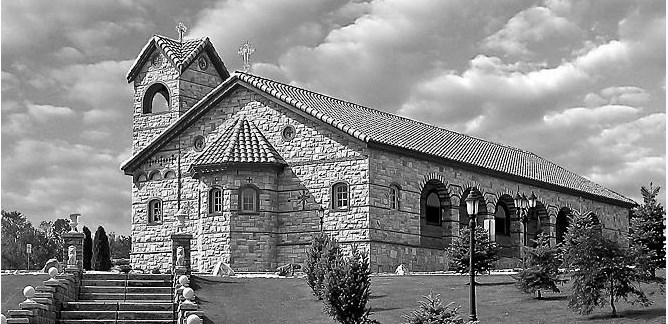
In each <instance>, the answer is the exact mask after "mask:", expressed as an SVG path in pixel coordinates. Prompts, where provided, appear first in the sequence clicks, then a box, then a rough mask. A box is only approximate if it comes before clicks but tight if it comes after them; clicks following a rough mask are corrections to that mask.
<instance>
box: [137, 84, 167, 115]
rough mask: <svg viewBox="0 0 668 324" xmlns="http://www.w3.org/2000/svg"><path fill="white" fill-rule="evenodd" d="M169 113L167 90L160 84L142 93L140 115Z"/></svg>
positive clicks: (153, 85)
mask: <svg viewBox="0 0 668 324" xmlns="http://www.w3.org/2000/svg"><path fill="white" fill-rule="evenodd" d="M163 111H169V90H167V87H165V85H164V84H162V83H154V84H152V85H151V86H150V87H148V89H146V93H144V99H143V101H142V113H144V114H151V113H157V112H163Z"/></svg>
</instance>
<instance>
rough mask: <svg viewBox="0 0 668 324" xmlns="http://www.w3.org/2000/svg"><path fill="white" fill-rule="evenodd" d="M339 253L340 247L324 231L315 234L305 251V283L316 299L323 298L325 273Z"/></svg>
mask: <svg viewBox="0 0 668 324" xmlns="http://www.w3.org/2000/svg"><path fill="white" fill-rule="evenodd" d="M340 253H341V249H340V247H339V245H338V243H337V242H336V240H334V239H332V238H331V237H329V236H328V235H325V234H324V233H318V234H316V235H315V236H314V237H313V241H312V242H311V246H310V247H309V249H308V250H307V251H306V262H305V264H304V273H305V274H306V283H307V284H308V286H309V287H311V290H312V291H313V295H314V296H316V297H317V298H318V299H322V298H323V294H322V292H323V284H324V281H325V275H326V274H327V273H328V272H329V271H331V268H332V264H333V262H334V261H335V260H336V259H337V257H338V256H339V254H340Z"/></svg>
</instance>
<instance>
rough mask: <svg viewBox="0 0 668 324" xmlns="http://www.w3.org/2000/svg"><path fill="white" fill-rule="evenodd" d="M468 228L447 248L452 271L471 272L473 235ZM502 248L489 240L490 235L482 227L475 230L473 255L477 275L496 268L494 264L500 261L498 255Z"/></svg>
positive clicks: (460, 232) (461, 231)
mask: <svg viewBox="0 0 668 324" xmlns="http://www.w3.org/2000/svg"><path fill="white" fill-rule="evenodd" d="M470 233H471V232H470V230H469V229H468V228H464V229H462V230H460V231H459V237H457V238H455V239H454V240H453V242H452V244H451V245H450V246H449V247H448V248H447V252H448V254H449V255H450V257H451V259H452V264H451V266H450V268H451V269H453V270H455V271H457V272H460V273H467V272H469V245H470V243H469V242H470V241H471V234H470ZM499 250H501V248H500V247H499V245H498V244H496V243H495V242H492V241H491V240H490V239H489V233H488V232H487V230H485V229H484V228H483V227H482V226H477V227H476V228H475V246H474V254H473V268H474V270H475V272H476V273H483V272H487V271H489V270H492V269H493V268H494V263H495V262H496V261H497V260H498V259H499V256H498V253H499Z"/></svg>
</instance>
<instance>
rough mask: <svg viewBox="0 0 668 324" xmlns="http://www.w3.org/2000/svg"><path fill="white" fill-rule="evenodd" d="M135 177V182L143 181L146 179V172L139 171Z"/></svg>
mask: <svg viewBox="0 0 668 324" xmlns="http://www.w3.org/2000/svg"><path fill="white" fill-rule="evenodd" d="M135 179H136V182H145V181H146V180H148V179H147V178H146V172H141V173H140V174H138V175H137V177H136V178H135Z"/></svg>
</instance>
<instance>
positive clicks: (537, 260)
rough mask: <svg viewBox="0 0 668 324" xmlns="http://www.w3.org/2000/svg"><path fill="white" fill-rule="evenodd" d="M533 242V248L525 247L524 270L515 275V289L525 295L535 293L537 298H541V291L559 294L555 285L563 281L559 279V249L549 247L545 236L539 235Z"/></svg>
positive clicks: (548, 238) (548, 240)
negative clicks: (534, 244) (525, 260)
mask: <svg viewBox="0 0 668 324" xmlns="http://www.w3.org/2000/svg"><path fill="white" fill-rule="evenodd" d="M534 242H535V243H536V247H535V248H531V247H527V250H526V251H527V263H526V268H525V269H523V270H522V271H520V272H519V273H518V274H517V287H518V288H519V289H520V290H521V291H523V292H525V293H535V292H537V293H538V294H537V297H538V298H541V295H540V290H541V289H543V290H549V291H552V292H559V288H558V287H557V284H558V283H560V282H563V281H564V280H561V279H559V266H560V265H561V264H562V261H563V260H562V256H561V251H560V249H559V247H557V246H552V247H550V237H549V236H548V235H547V234H545V233H541V234H539V235H538V237H537V239H536V240H534Z"/></svg>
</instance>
